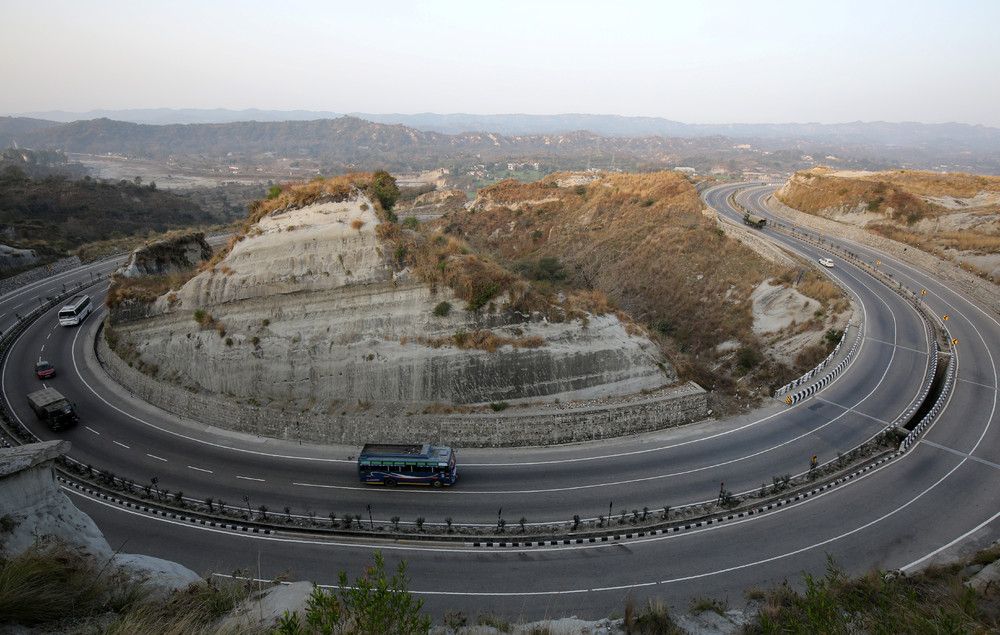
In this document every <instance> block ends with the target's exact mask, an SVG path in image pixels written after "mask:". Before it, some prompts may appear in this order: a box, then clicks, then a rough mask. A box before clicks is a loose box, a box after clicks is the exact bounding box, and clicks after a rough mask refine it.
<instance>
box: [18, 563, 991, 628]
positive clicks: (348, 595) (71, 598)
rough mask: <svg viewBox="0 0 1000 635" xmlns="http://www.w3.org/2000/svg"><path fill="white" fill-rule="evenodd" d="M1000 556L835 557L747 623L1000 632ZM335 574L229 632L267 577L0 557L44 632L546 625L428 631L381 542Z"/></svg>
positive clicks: (25, 622) (765, 603) (758, 593)
mask: <svg viewBox="0 0 1000 635" xmlns="http://www.w3.org/2000/svg"><path fill="white" fill-rule="evenodd" d="M998 558H1000V546H994V547H992V548H990V549H987V550H985V551H982V552H979V553H978V554H976V555H975V556H973V557H971V558H970V559H968V560H964V561H961V562H956V563H953V564H950V565H944V566H933V567H930V568H928V569H926V570H924V571H922V572H919V573H916V574H913V575H910V576H902V575H898V574H894V573H891V572H887V571H877V570H872V571H870V572H868V573H865V574H862V575H858V576H848V575H847V574H846V573H845V572H844V570H843V569H842V568H841V567H840V566H839V565H837V563H836V562H835V561H834V560H833V559H832V558H829V557H828V559H827V566H826V573H825V574H824V575H821V576H814V575H811V574H804V575H803V577H802V580H801V581H799V582H796V583H789V582H784V583H782V584H779V585H776V586H774V587H771V588H770V589H766V590H764V589H759V588H756V587H754V588H751V589H748V590H747V592H746V597H747V599H748V601H749V602H750V606H752V607H755V608H754V609H751V612H750V614H749V615H748V616H747V620H748V621H746V622H745V623H744V626H743V627H742V631H740V632H743V633H746V634H748V635H751V634H752V635H757V634H771V633H774V634H778V633H802V634H803V635H805V634H812V633H824V634H832V635H837V634H844V635H847V634H850V633H912V634H924V633H926V634H928V635H931V634H938V633H983V634H986V633H995V632H997V630H998V629H1000V592H997V590H996V589H992V588H990V587H989V586H986V587H985V590H982V591H981V590H977V589H976V588H973V587H970V586H969V585H968V584H967V583H968V581H969V579H970V577H971V575H972V574H973V572H976V571H979V570H980V569H981V568H982V567H983V566H985V565H989V564H991V563H993V562H995V561H997V560H998ZM339 578H340V579H339V585H338V588H337V589H336V590H333V591H328V590H324V589H321V588H318V587H317V588H315V589H314V591H313V594H312V596H311V597H310V598H309V600H308V602H307V607H306V610H305V611H304V612H303V614H297V613H289V612H287V611H286V613H285V616H284V618H282V619H281V620H280V622H279V624H278V625H277V627H266V628H265V627H253V626H246V625H243V626H240V627H239V628H231V629H226V628H224V627H223V626H221V624H222V622H221V620H222V618H224V617H225V616H226V615H228V614H229V613H230V611H232V609H234V608H235V607H237V606H239V605H241V604H242V603H243V602H244V601H246V600H247V599H248V598H252V597H253V596H254V595H255V594H256V593H258V592H260V591H261V590H263V589H264V588H266V587H268V586H270V584H263V585H262V584H259V583H255V582H248V581H242V580H235V581H226V582H216V581H212V582H204V583H199V584H195V585H192V586H190V587H188V588H187V589H183V590H180V591H177V592H175V593H173V594H171V595H170V596H169V597H167V598H165V599H164V598H163V597H160V596H158V594H156V593H152V592H151V590H150V589H149V588H148V587H147V586H146V585H144V584H142V583H141V582H137V581H135V580H131V579H128V578H124V577H122V576H120V575H118V574H117V572H115V571H114V570H112V569H110V568H109V567H107V566H106V565H102V564H101V563H99V562H96V561H95V560H93V559H92V558H91V557H89V556H86V555H83V554H81V553H80V552H79V551H77V550H75V549H70V548H68V547H66V546H64V545H62V544H60V543H51V544H48V543H44V544H43V543H40V544H39V545H37V546H36V547H33V548H31V549H29V550H28V551H26V552H25V553H23V554H21V555H19V556H16V557H13V558H8V559H3V560H0V625H2V626H6V627H8V628H10V627H13V628H17V627H16V626H14V625H21V626H24V627H31V628H35V629H41V631H40V632H59V633H70V634H77V633H78V634H85V633H112V634H122V635H124V634H126V633H129V634H131V633H160V634H162V635H173V634H177V635H180V634H197V635H229V634H231V633H237V632H238V633H249V634H250V635H253V634H255V633H257V634H261V633H274V634H275V635H305V634H310V635H311V634H319V633H324V634H325V633H357V634H372V635H375V634H378V635H381V634H382V633H390V632H392V633H407V634H418V633H428V632H435V633H452V632H455V630H456V629H459V628H462V627H466V626H473V627H475V626H478V627H482V628H486V627H491V628H493V629H495V631H493V632H501V633H509V632H524V633H527V632H532V633H543V632H549V631H546V630H544V627H538V626H535V625H525V626H521V625H519V624H512V623H510V622H508V621H507V620H506V619H504V618H503V617H500V616H495V615H492V614H488V613H487V614H479V615H477V616H475V617H474V618H469V617H467V616H465V615H463V614H462V613H460V612H455V611H448V612H446V613H445V614H444V616H443V617H442V618H441V620H440V622H441V624H440V626H436V627H434V628H433V631H432V618H431V616H429V615H427V614H426V613H425V612H424V611H423V603H422V601H421V600H419V599H417V598H416V597H414V596H413V594H412V593H411V592H410V591H409V583H410V580H409V577H408V576H407V574H406V564H405V562H400V563H399V564H398V566H397V567H396V571H395V573H390V572H389V571H387V569H386V566H385V560H384V558H383V557H382V555H381V554H380V553H379V552H377V551H376V552H374V554H373V561H372V564H370V565H369V566H368V567H367V568H366V570H365V571H364V572H362V574H361V575H359V576H357V577H356V578H355V579H354V580H353V582H352V581H350V580H349V578H348V574H347V572H344V571H342V572H340V574H339ZM247 579H249V577H247ZM251 601H252V600H251ZM729 608H730V607H729V606H728V602H722V601H719V600H715V599H713V598H710V597H704V598H694V599H692V601H691V604H690V606H689V607H687V612H688V613H689V614H697V613H700V612H703V611H711V612H716V613H719V614H720V615H723V616H725V615H727V613H728V611H729ZM610 617H611V618H612V619H615V618H617V619H619V620H620V624H621V628H622V630H623V631H624V632H625V633H628V634H629V635H679V634H683V633H684V632H686V631H684V630H683V629H681V627H680V626H679V625H678V619H677V613H676V610H675V609H673V608H671V607H669V606H667V605H666V604H665V603H664V602H662V601H659V600H657V599H655V598H653V599H650V600H648V601H646V602H645V603H643V604H641V605H637V604H636V603H635V602H634V601H632V600H631V599H630V600H628V601H627V602H626V605H625V607H624V614H623V615H621V616H610ZM528 628H530V629H531V630H526V629H528ZM540 629H541V630H540ZM483 632H488V631H483Z"/></svg>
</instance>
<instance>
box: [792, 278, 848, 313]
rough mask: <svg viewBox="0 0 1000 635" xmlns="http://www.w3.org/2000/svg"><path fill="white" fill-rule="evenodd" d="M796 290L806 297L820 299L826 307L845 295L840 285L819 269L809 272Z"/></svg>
mask: <svg viewBox="0 0 1000 635" xmlns="http://www.w3.org/2000/svg"><path fill="white" fill-rule="evenodd" d="M796 290H797V291H798V292H799V293H801V294H802V295H804V296H806V297H809V298H812V299H814V300H818V301H819V302H820V304H822V305H823V307H824V308H826V307H828V306H829V305H830V303H831V302H833V301H835V300H840V299H841V298H842V297H843V295H844V292H843V291H842V290H841V289H840V287H838V286H837V285H835V284H834V283H833V282H831V281H830V280H829V279H828V278H827V277H826V276H824V275H822V274H821V273H819V272H817V271H809V272H807V273H806V274H805V275H804V276H803V277H802V281H801V282H799V286H798V287H797V288H796Z"/></svg>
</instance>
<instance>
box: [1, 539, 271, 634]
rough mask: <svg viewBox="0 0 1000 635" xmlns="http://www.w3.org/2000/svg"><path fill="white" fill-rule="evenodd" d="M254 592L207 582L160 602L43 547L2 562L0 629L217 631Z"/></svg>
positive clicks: (56, 548) (63, 549)
mask: <svg viewBox="0 0 1000 635" xmlns="http://www.w3.org/2000/svg"><path fill="white" fill-rule="evenodd" d="M255 590H256V585H247V584H243V583H241V582H226V583H215V582H206V583H204V584H199V585H195V586H192V587H189V588H188V589H185V590H182V591H178V592H176V593H174V594H173V595H171V596H170V597H169V598H168V599H167V600H164V599H163V598H161V597H158V594H156V593H154V592H153V591H152V589H151V588H150V587H149V586H147V585H145V584H144V583H142V582H141V581H138V580H135V579H132V578H129V577H126V576H122V575H121V574H120V573H119V572H117V571H116V570H115V569H114V567H110V566H108V563H102V562H99V561H97V560H95V559H94V558H93V557H91V556H89V555H86V554H83V553H81V552H80V551H78V550H76V549H73V548H70V547H67V546H66V545H64V544H62V543H59V542H55V543H47V542H41V543H39V544H38V545H36V546H34V547H32V548H30V549H28V550H27V551H25V552H24V553H22V554H20V555H18V556H15V557H13V558H8V559H0V624H5V625H12V624H20V625H24V626H30V627H35V628H42V629H43V630H44V632H52V633H56V632H58V633H80V634H84V633H113V634H116V635H117V634H121V635H125V634H132V633H160V634H161V635H172V634H177V635H181V634H203V633H204V634H208V633H220V631H219V630H218V629H217V628H216V627H215V623H216V621H217V620H218V619H219V618H220V617H221V616H223V615H224V614H226V613H227V612H228V611H230V610H231V609H232V608H233V607H235V606H236V605H237V604H239V603H240V602H242V601H243V600H244V599H246V598H247V597H249V595H250V593H251V592H253V591H255ZM240 632H242V633H250V634H251V635H253V633H254V631H253V630H249V631H248V630H241V631H240ZM256 632H258V633H263V632H266V631H265V630H263V629H260V630H258V631H256Z"/></svg>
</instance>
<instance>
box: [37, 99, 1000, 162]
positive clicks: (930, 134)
mask: <svg viewBox="0 0 1000 635" xmlns="http://www.w3.org/2000/svg"><path fill="white" fill-rule="evenodd" d="M25 116H30V117H35V118H37V119H44V120H50V121H54V122H64V123H65V122H72V121H79V120H89V119H100V118H107V119H114V120H118V121H127V122H132V123H140V124H150V125H167V124H199V123H200V124H207V123H235V122H252V121H256V122H280V121H307V120H316V119H337V118H340V117H343V116H352V117H357V118H359V119H364V120H366V121H370V122H372V123H381V124H401V125H404V126H409V127H411V128H416V129H418V130H422V131H425V132H440V133H443V134H449V135H456V134H460V133H463V132H494V133H499V134H502V135H541V134H565V133H570V132H577V131H587V132H590V133H593V134H595V135H601V136H607V137H645V136H663V137H681V138H696V137H709V136H724V137H732V138H738V139H785V138H790V137H796V138H801V139H810V140H815V141H823V142H825V143H837V144H847V145H856V144H864V143H878V144H886V145H903V146H918V147H932V148H937V149H946V148H948V147H949V146H953V147H954V148H959V147H960V148H963V149H965V150H974V151H983V152H996V151H1000V129H998V128H989V127H986V126H973V125H968V124H960V123H935V124H925V123H916V122H903V123H889V122H884V121H876V122H862V121H855V122H850V123H836V124H821V123H759V124H751V123H728V124H687V123H681V122H679V121H672V120H670V119H664V118H662V117H622V116H618V115H591V114H559V115H527V114H500V115H473V114H465V113H452V114H436V113H419V114H412V115H408V114H399V113H389V114H384V113H383V114H376V113H359V112H354V113H336V112H329V111H313V110H258V109H249V110H227V109H223V108H216V109H210V110H208V109H193V108H185V109H169V108H156V109H140V110H92V111H89V112H85V113H74V112H65V111H60V110H56V111H48V112H35V113H26V114H25Z"/></svg>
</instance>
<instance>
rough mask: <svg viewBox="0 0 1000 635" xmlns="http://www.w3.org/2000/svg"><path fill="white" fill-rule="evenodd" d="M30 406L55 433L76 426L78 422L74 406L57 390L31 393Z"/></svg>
mask: <svg viewBox="0 0 1000 635" xmlns="http://www.w3.org/2000/svg"><path fill="white" fill-rule="evenodd" d="M28 405H30V406H31V409H32V410H34V411H35V414H36V415H38V418H39V419H41V420H42V421H44V422H46V423H48V424H49V427H50V428H52V429H53V430H54V431H59V430H62V429H63V428H68V427H70V426H74V425H76V422H77V421H78V419H77V417H76V412H75V411H74V410H73V406H72V404H70V402H69V401H67V400H66V398H65V397H63V396H62V395H61V394H59V392H58V391H57V390H56V389H55V388H42V389H41V390H36V391H35V392H33V393H30V394H29V395H28Z"/></svg>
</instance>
